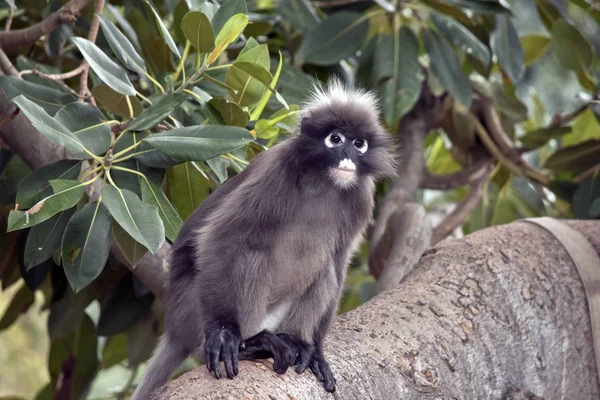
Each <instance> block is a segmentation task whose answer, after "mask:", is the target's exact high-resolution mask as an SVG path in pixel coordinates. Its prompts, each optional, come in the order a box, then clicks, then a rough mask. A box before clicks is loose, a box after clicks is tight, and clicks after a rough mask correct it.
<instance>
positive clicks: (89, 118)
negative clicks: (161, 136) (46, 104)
mask: <svg viewBox="0 0 600 400" xmlns="http://www.w3.org/2000/svg"><path fill="white" fill-rule="evenodd" d="M54 118H55V119H56V120H57V121H58V122H60V123H61V124H63V126H65V127H66V128H67V129H68V130H69V131H71V133H73V135H75V136H76V137H77V138H78V139H79V140H81V142H82V143H83V145H84V146H85V147H86V148H87V149H88V150H89V151H91V152H92V153H93V154H96V155H102V154H104V153H106V150H108V148H109V146H110V142H111V140H112V137H111V135H110V125H108V124H106V118H105V117H104V115H102V113H101V112H100V110H98V109H97V108H96V107H94V106H93V105H91V104H88V103H83V102H80V101H78V102H75V103H71V104H69V105H68V106H65V107H63V108H62V109H61V110H60V111H59V112H57V113H56V116H55V117H54Z"/></svg>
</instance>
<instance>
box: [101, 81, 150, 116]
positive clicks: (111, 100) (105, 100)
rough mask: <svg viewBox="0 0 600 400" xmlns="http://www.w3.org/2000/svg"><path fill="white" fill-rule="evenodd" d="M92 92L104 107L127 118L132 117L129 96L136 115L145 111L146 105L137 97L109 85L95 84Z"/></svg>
mask: <svg viewBox="0 0 600 400" xmlns="http://www.w3.org/2000/svg"><path fill="white" fill-rule="evenodd" d="M92 94H93V95H94V98H95V99H96V100H98V102H99V103H100V104H101V105H102V106H103V107H104V108H106V109H107V110H108V111H110V112H111V113H113V114H115V115H116V116H118V117H121V118H123V119H125V120H127V119H129V118H130V117H131V116H130V112H129V106H128V105H127V97H129V101H130V102H131V109H132V110H133V116H134V117H135V116H137V115H139V114H141V113H142V111H144V107H143V106H142V103H140V101H139V100H138V99H137V97H132V96H125V95H122V94H121V93H118V92H115V91H114V90H112V89H111V88H110V87H109V86H107V85H98V86H94V87H93V88H92Z"/></svg>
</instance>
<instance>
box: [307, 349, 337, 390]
mask: <svg viewBox="0 0 600 400" xmlns="http://www.w3.org/2000/svg"><path fill="white" fill-rule="evenodd" d="M310 370H311V371H312V372H313V374H315V376H316V377H317V379H318V380H319V381H321V382H323V386H325V390H326V391H328V392H330V393H333V392H335V385H336V383H337V382H336V380H335V377H334V376H333V373H332V372H331V368H329V363H328V362H327V360H325V357H324V356H323V351H322V350H320V349H317V350H315V352H314V353H313V355H312V358H311V360H310Z"/></svg>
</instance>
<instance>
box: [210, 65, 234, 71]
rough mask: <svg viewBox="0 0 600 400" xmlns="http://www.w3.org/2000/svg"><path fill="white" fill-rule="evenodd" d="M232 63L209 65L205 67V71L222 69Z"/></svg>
mask: <svg viewBox="0 0 600 400" xmlns="http://www.w3.org/2000/svg"><path fill="white" fill-rule="evenodd" d="M232 65H233V64H223V65H217V66H216V67H210V68H206V69H205V71H214V70H217V69H223V68H229V67H231V66H232Z"/></svg>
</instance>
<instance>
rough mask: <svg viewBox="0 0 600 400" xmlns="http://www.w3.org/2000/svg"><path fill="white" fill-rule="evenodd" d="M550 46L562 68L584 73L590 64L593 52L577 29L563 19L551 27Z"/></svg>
mask: <svg viewBox="0 0 600 400" xmlns="http://www.w3.org/2000/svg"><path fill="white" fill-rule="evenodd" d="M550 45H551V46H552V50H553V52H554V55H555V56H556V58H557V59H558V61H559V62H560V64H561V65H562V66H563V67H564V68H567V69H570V70H573V71H579V72H584V71H587V69H588V67H589V66H590V64H591V63H592V59H593V52H592V48H591V47H590V44H589V43H588V42H587V40H586V39H585V38H584V37H583V36H582V35H581V33H579V31H578V30H577V28H575V27H574V26H572V25H570V24H569V23H568V22H567V21H565V20H564V19H559V20H557V21H556V22H555V23H554V24H553V25H552V39H551V41H550Z"/></svg>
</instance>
